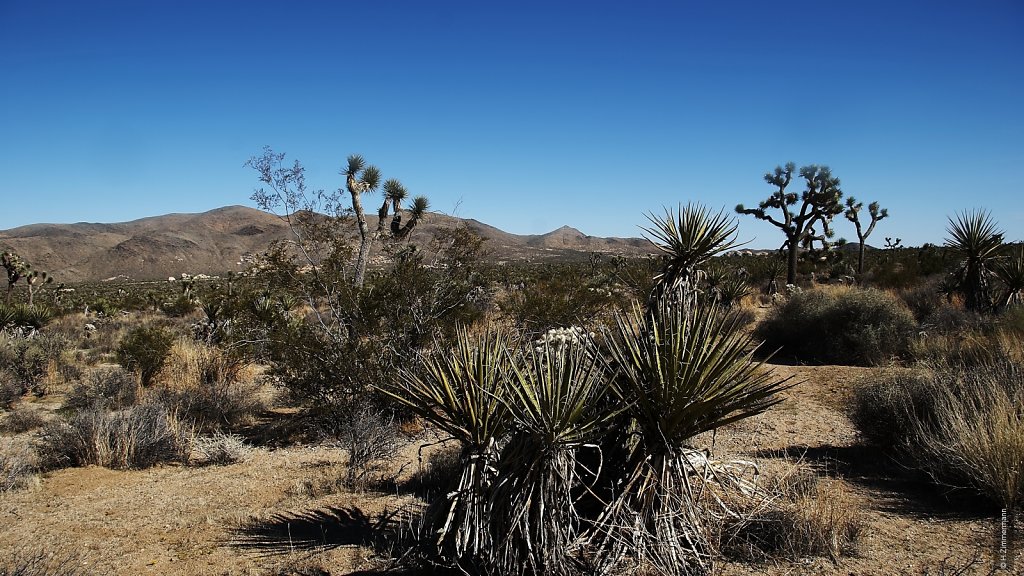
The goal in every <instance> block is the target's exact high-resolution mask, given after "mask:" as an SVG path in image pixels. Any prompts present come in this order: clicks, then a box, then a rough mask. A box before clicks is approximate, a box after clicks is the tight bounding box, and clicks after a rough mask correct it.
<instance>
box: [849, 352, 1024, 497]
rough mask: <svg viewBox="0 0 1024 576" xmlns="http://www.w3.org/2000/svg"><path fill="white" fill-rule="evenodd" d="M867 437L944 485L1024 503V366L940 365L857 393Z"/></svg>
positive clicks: (856, 416)
mask: <svg viewBox="0 0 1024 576" xmlns="http://www.w3.org/2000/svg"><path fill="white" fill-rule="evenodd" d="M854 405H855V408H854V411H853V421H854V423H855V424H856V426H857V428H858V430H859V431H860V433H861V436H862V437H864V438H865V439H866V440H868V441H869V442H872V443H874V444H877V445H879V446H881V447H883V448H887V449H892V448H896V449H898V450H900V451H901V453H902V454H903V455H904V456H906V457H909V458H910V459H911V460H912V461H913V463H914V465H915V466H916V467H917V468H919V469H921V470H923V471H925V472H928V473H929V474H931V475H932V476H933V477H934V478H935V479H936V481H937V482H939V483H941V484H945V485H952V486H961V487H971V488H974V489H976V490H977V491H979V492H980V493H981V494H983V495H985V496H986V497H988V498H989V499H990V500H992V501H993V502H994V503H996V504H999V505H1002V506H1004V507H1013V506H1015V505H1019V504H1021V503H1024V469H1022V468H1021V466H1020V463H1021V462H1024V371H1022V369H1021V363H1020V362H1019V361H1018V360H1016V359H1010V358H1005V357H1003V358H996V359H994V360H989V361H988V362H987V363H984V364H978V365H973V366H965V365H957V364H948V363H947V364H937V365H933V366H930V367H928V368H927V369H926V370H923V371H922V372H921V373H920V374H918V375H917V376H913V377H909V378H907V377H898V378H894V379H892V380H889V381H885V382H881V383H879V384H876V385H873V386H870V387H867V388H865V389H864V390H862V391H860V392H858V393H857V396H856V399H855V402H854Z"/></svg>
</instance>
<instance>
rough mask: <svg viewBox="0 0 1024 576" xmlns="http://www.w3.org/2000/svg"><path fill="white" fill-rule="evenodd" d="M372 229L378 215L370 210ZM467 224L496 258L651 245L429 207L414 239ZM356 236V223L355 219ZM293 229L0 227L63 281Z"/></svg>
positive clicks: (193, 218) (192, 223)
mask: <svg viewBox="0 0 1024 576" xmlns="http://www.w3.org/2000/svg"><path fill="white" fill-rule="evenodd" d="M367 220H368V221H369V222H368V223H369V225H370V227H371V229H372V228H374V227H376V225H377V218H376V216H374V215H367ZM462 224H465V225H466V226H468V227H469V228H470V229H471V230H472V231H473V232H475V233H476V234H478V235H479V236H481V237H483V238H484V239H485V240H486V243H485V246H486V248H487V251H488V258H490V259H492V260H498V261H500V260H546V259H563V260H564V259H582V258H587V257H589V255H590V254H591V253H594V252H598V253H603V254H609V255H611V254H622V255H627V256H639V255H643V254H648V253H651V252H652V251H653V247H652V245H651V244H650V243H649V242H647V241H646V240H644V239H642V238H600V237H595V236H587V235H586V234H583V233H582V232H580V231H579V230H576V229H574V228H570V227H568V226H563V227H561V228H559V229H557V230H554V231H552V232H548V233H547V234H540V235H518V234H510V233H508V232H504V231H502V230H499V229H497V228H495V227H493V226H488V225H487V224H484V223H482V222H478V221H476V220H472V219H461V218H457V217H453V216H448V215H444V214H437V213H431V214H428V215H427V216H426V217H425V218H424V220H423V221H422V223H421V224H420V225H419V226H418V227H417V228H416V229H415V230H414V231H413V233H412V235H411V239H410V240H411V241H412V242H414V243H417V244H427V243H429V240H430V239H431V238H432V237H433V235H434V234H435V233H436V232H437V231H438V230H439V229H440V228H442V227H450V226H456V225H462ZM352 235H353V239H354V238H355V237H356V230H355V228H354V226H353V230H352ZM287 236H288V226H287V225H286V224H285V222H284V221H282V220H281V219H280V218H279V217H278V216H276V215H274V214H270V213H268V212H263V211H261V210H256V209H254V208H248V207H245V206H228V207H225V208H218V209H215V210H211V211H209V212H203V213H201V214H167V215H164V216H154V217H150V218H142V219H140V220H133V221H131V222H121V223H115V224H93V223H86V222H80V223H77V224H31V225H28V226H20V227H18V228H12V229H10V230H0V250H13V251H15V252H17V253H18V254H20V255H21V256H22V257H23V258H24V259H25V260H26V261H28V262H29V263H31V264H32V267H33V268H34V269H37V270H43V271H46V272H49V273H50V274H51V275H53V276H54V277H55V278H56V280H57V281H58V282H65V283H72V282H87V281H100V280H105V279H109V278H114V277H121V278H124V277H127V278H130V279H134V280H153V279H166V278H167V277H169V276H177V275H179V274H181V273H182V272H186V273H189V274H210V275H215V274H222V273H224V272H227V271H229V270H235V271H238V270H239V269H240V267H239V264H238V263H239V261H240V260H241V259H242V258H243V256H245V255H251V254H258V253H260V252H263V251H265V250H266V249H267V247H268V246H269V245H270V243H271V242H272V241H274V240H278V239H283V238H286V237H287Z"/></svg>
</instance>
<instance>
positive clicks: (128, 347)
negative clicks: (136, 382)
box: [117, 326, 174, 386]
mask: <svg viewBox="0 0 1024 576" xmlns="http://www.w3.org/2000/svg"><path fill="white" fill-rule="evenodd" d="M173 345H174V335H173V334H171V333H170V332H169V331H167V330H165V329H163V328H160V327H157V326H142V327H139V328H135V329H134V330H132V331H130V332H128V334H127V335H125V337H124V338H123V339H122V340H121V344H120V345H119V346H118V347H117V361H118V362H119V363H120V364H121V366H122V367H123V368H124V369H125V370H131V371H132V372H135V373H137V374H138V375H139V377H140V378H141V379H142V385H143V386H149V384H150V383H152V381H153V377H154V376H156V375H157V373H158V372H160V369H161V368H163V365H164V362H165V361H166V360H167V355H168V354H170V352H171V346H173Z"/></svg>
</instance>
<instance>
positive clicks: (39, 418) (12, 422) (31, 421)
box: [0, 404, 46, 434]
mask: <svg viewBox="0 0 1024 576" xmlns="http://www.w3.org/2000/svg"><path fill="white" fill-rule="evenodd" d="M45 423H46V417H44V416H43V413H42V411H41V410H37V409H35V408H30V407H28V406H25V405H23V404H22V405H19V406H18V407H16V408H15V409H13V410H11V411H10V412H8V413H7V416H6V417H5V418H4V419H3V420H2V421H0V430H5V431H7V432H11V433H13V434H21V433H23V432H28V431H29V430H35V429H36V428H39V427H40V426H42V425H43V424H45Z"/></svg>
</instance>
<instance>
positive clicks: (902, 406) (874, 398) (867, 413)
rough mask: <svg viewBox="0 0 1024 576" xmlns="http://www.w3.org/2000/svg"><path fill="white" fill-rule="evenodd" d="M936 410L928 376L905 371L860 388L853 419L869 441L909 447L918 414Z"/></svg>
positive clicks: (886, 446)
mask: <svg viewBox="0 0 1024 576" xmlns="http://www.w3.org/2000/svg"><path fill="white" fill-rule="evenodd" d="M933 411H934V396H933V395H932V387H931V385H930V384H929V382H928V379H927V377H926V376H925V375H923V374H921V373H903V374H899V375H894V376H891V377H889V378H884V379H881V380H879V381H877V382H873V383H870V384H868V385H866V386H862V387H860V388H857V389H856V391H855V392H854V397H853V403H852V405H851V408H850V419H851V420H852V421H853V424H854V426H856V428H857V431H858V432H859V433H860V436H861V438H862V439H864V440H865V441H866V442H868V443H869V444H872V445H874V446H878V447H880V448H884V449H887V450H892V451H909V450H910V447H911V446H910V438H911V436H912V432H913V430H914V420H915V418H917V417H919V415H924V414H931V413H932V412H933Z"/></svg>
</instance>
